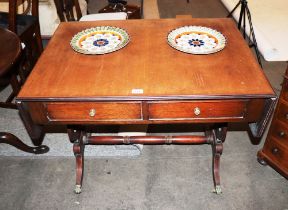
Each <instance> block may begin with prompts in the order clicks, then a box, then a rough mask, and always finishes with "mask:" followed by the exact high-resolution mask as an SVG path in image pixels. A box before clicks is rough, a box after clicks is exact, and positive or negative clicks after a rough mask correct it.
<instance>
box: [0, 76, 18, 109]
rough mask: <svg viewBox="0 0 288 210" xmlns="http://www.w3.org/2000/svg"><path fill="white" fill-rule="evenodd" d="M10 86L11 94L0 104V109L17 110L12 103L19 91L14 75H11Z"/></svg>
mask: <svg viewBox="0 0 288 210" xmlns="http://www.w3.org/2000/svg"><path fill="white" fill-rule="evenodd" d="M10 84H11V86H12V93H11V94H10V95H9V96H8V98H7V99H6V101H5V102H0V107H1V108H10V109H17V106H16V104H15V103H12V101H13V99H14V98H15V96H17V94H18V92H19V91H20V87H21V85H20V83H19V81H18V79H17V76H16V75H15V74H12V76H11V79H10Z"/></svg>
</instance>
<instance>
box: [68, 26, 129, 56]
mask: <svg viewBox="0 0 288 210" xmlns="http://www.w3.org/2000/svg"><path fill="white" fill-rule="evenodd" d="M128 42H129V35H128V33H127V32H126V31H125V30H123V29H121V28H117V27H113V26H97V27H95V28H89V29H86V30H83V31H81V32H79V33H78V34H76V35H75V36H74V37H73V38H72V40H71V42H70V45H71V47H72V48H73V49H74V50H75V51H76V52H79V53H83V54H106V53H110V52H114V51H116V50H119V49H121V48H123V47H125V46H126V45H127V44H128Z"/></svg>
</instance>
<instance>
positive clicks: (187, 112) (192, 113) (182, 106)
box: [149, 100, 247, 120]
mask: <svg viewBox="0 0 288 210" xmlns="http://www.w3.org/2000/svg"><path fill="white" fill-rule="evenodd" d="M246 108H247V101H245V100H227V101H224V102H223V101H218V100H213V101H211V100H207V101H192V102H191V101H190V102H185V101H183V102H172V101H170V102H169V101H165V102H155V103H153V102H151V103H149V119H150V120H157V119H174V120H185V119H205V120H209V119H239V118H244V117H245V112H246V110H247V109H246Z"/></svg>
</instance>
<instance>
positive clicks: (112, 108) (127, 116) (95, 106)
mask: <svg viewBox="0 0 288 210" xmlns="http://www.w3.org/2000/svg"><path fill="white" fill-rule="evenodd" d="M45 107H46V111H47V117H48V119H49V120H50V121H77V122H78V121H86V122H87V121H101V120H105V121H109V120H113V121H118V120H141V119H142V112H141V103H136V102H135V103H132V102H131V103H129V102H126V103H124V102H123V103H119V102H118V103H112V102H103V103H101V102H95V103H94V102H79V103H77V102H63V103H62V102H57V103H52V102H51V103H46V104H45Z"/></svg>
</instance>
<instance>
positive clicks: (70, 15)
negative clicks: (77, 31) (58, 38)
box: [54, 0, 82, 22]
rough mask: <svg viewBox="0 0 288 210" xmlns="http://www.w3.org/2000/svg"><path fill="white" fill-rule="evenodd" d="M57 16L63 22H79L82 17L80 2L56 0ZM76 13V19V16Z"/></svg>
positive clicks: (75, 0) (76, 0)
mask: <svg viewBox="0 0 288 210" xmlns="http://www.w3.org/2000/svg"><path fill="white" fill-rule="evenodd" d="M54 3H55V6H56V9H57V14H58V17H59V19H60V21H61V22H66V21H78V20H80V18H81V17H82V12H81V9H80V5H79V1H78V0H54ZM74 10H75V12H76V17H75V15H74Z"/></svg>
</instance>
